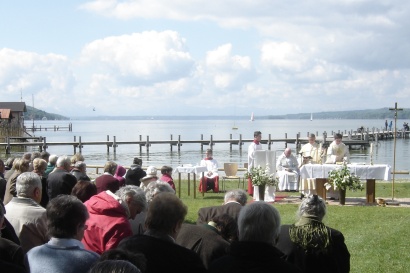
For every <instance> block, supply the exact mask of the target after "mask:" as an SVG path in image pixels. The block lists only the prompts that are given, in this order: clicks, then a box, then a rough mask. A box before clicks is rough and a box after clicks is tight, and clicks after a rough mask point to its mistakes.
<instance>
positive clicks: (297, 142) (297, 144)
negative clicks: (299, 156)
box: [295, 132, 300, 147]
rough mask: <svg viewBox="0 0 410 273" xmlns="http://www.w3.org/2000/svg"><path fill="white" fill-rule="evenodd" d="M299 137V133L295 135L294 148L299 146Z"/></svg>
mask: <svg viewBox="0 0 410 273" xmlns="http://www.w3.org/2000/svg"><path fill="white" fill-rule="evenodd" d="M299 136H300V132H299V133H297V134H296V143H295V144H296V147H298V146H299Z"/></svg>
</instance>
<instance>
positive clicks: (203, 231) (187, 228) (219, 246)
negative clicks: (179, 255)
mask: <svg viewBox="0 0 410 273" xmlns="http://www.w3.org/2000/svg"><path fill="white" fill-rule="evenodd" d="M176 242H177V244H179V245H181V246H183V247H186V248H188V249H191V250H193V251H195V253H197V254H198V255H199V257H200V258H201V260H202V262H203V263H204V265H205V267H206V268H208V267H209V265H210V264H211V262H212V261H214V260H216V259H218V258H221V257H222V256H225V255H226V254H227V251H228V249H229V245H230V243H229V242H228V241H226V240H225V239H224V238H223V237H222V236H221V235H220V234H219V233H218V231H217V230H216V229H215V228H214V227H211V226H208V225H191V224H183V225H182V227H181V230H180V231H179V233H178V237H177V239H176Z"/></svg>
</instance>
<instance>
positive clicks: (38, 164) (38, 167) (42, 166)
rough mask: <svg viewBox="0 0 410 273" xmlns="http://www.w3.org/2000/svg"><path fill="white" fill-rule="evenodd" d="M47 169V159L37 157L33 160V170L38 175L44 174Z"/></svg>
mask: <svg viewBox="0 0 410 273" xmlns="http://www.w3.org/2000/svg"><path fill="white" fill-rule="evenodd" d="M46 169H47V161H45V160H44V159H42V158H35V159H34V160H33V170H34V172H35V173H36V174H38V175H43V174H44V172H45V170H46Z"/></svg>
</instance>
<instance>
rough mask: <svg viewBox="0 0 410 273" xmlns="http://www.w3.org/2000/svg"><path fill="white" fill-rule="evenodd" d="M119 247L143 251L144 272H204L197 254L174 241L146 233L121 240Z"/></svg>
mask: <svg viewBox="0 0 410 273" xmlns="http://www.w3.org/2000/svg"><path fill="white" fill-rule="evenodd" d="M118 248H119V249H125V250H128V251H131V252H133V253H143V254H144V255H145V257H146V258H147V270H146V273H163V272H175V273H180V272H192V273H194V272H195V273H201V272H206V269H205V267H204V265H203V264H202V261H201V259H200V258H199V256H198V255H197V254H196V253H195V252H193V251H192V250H189V249H187V248H185V247H182V246H180V245H177V244H176V243H173V242H170V241H166V240H163V239H158V238H155V237H152V236H148V235H134V236H132V237H129V238H126V239H124V240H122V241H121V243H120V244H119V245H118Z"/></svg>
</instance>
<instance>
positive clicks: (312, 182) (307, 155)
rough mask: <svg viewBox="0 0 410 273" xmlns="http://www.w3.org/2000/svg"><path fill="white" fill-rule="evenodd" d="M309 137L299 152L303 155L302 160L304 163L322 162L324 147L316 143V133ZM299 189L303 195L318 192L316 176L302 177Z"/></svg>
mask: <svg viewBox="0 0 410 273" xmlns="http://www.w3.org/2000/svg"><path fill="white" fill-rule="evenodd" d="M308 139H309V143H306V144H305V145H303V146H302V148H301V149H300V151H299V154H300V155H301V160H300V162H301V163H302V165H304V164H320V163H322V157H321V155H322V149H321V147H319V145H318V144H317V143H316V136H315V134H310V135H309V138H308ZM299 191H300V192H301V194H302V196H301V197H303V196H305V195H313V194H316V178H306V179H301V181H300V185H299Z"/></svg>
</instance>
